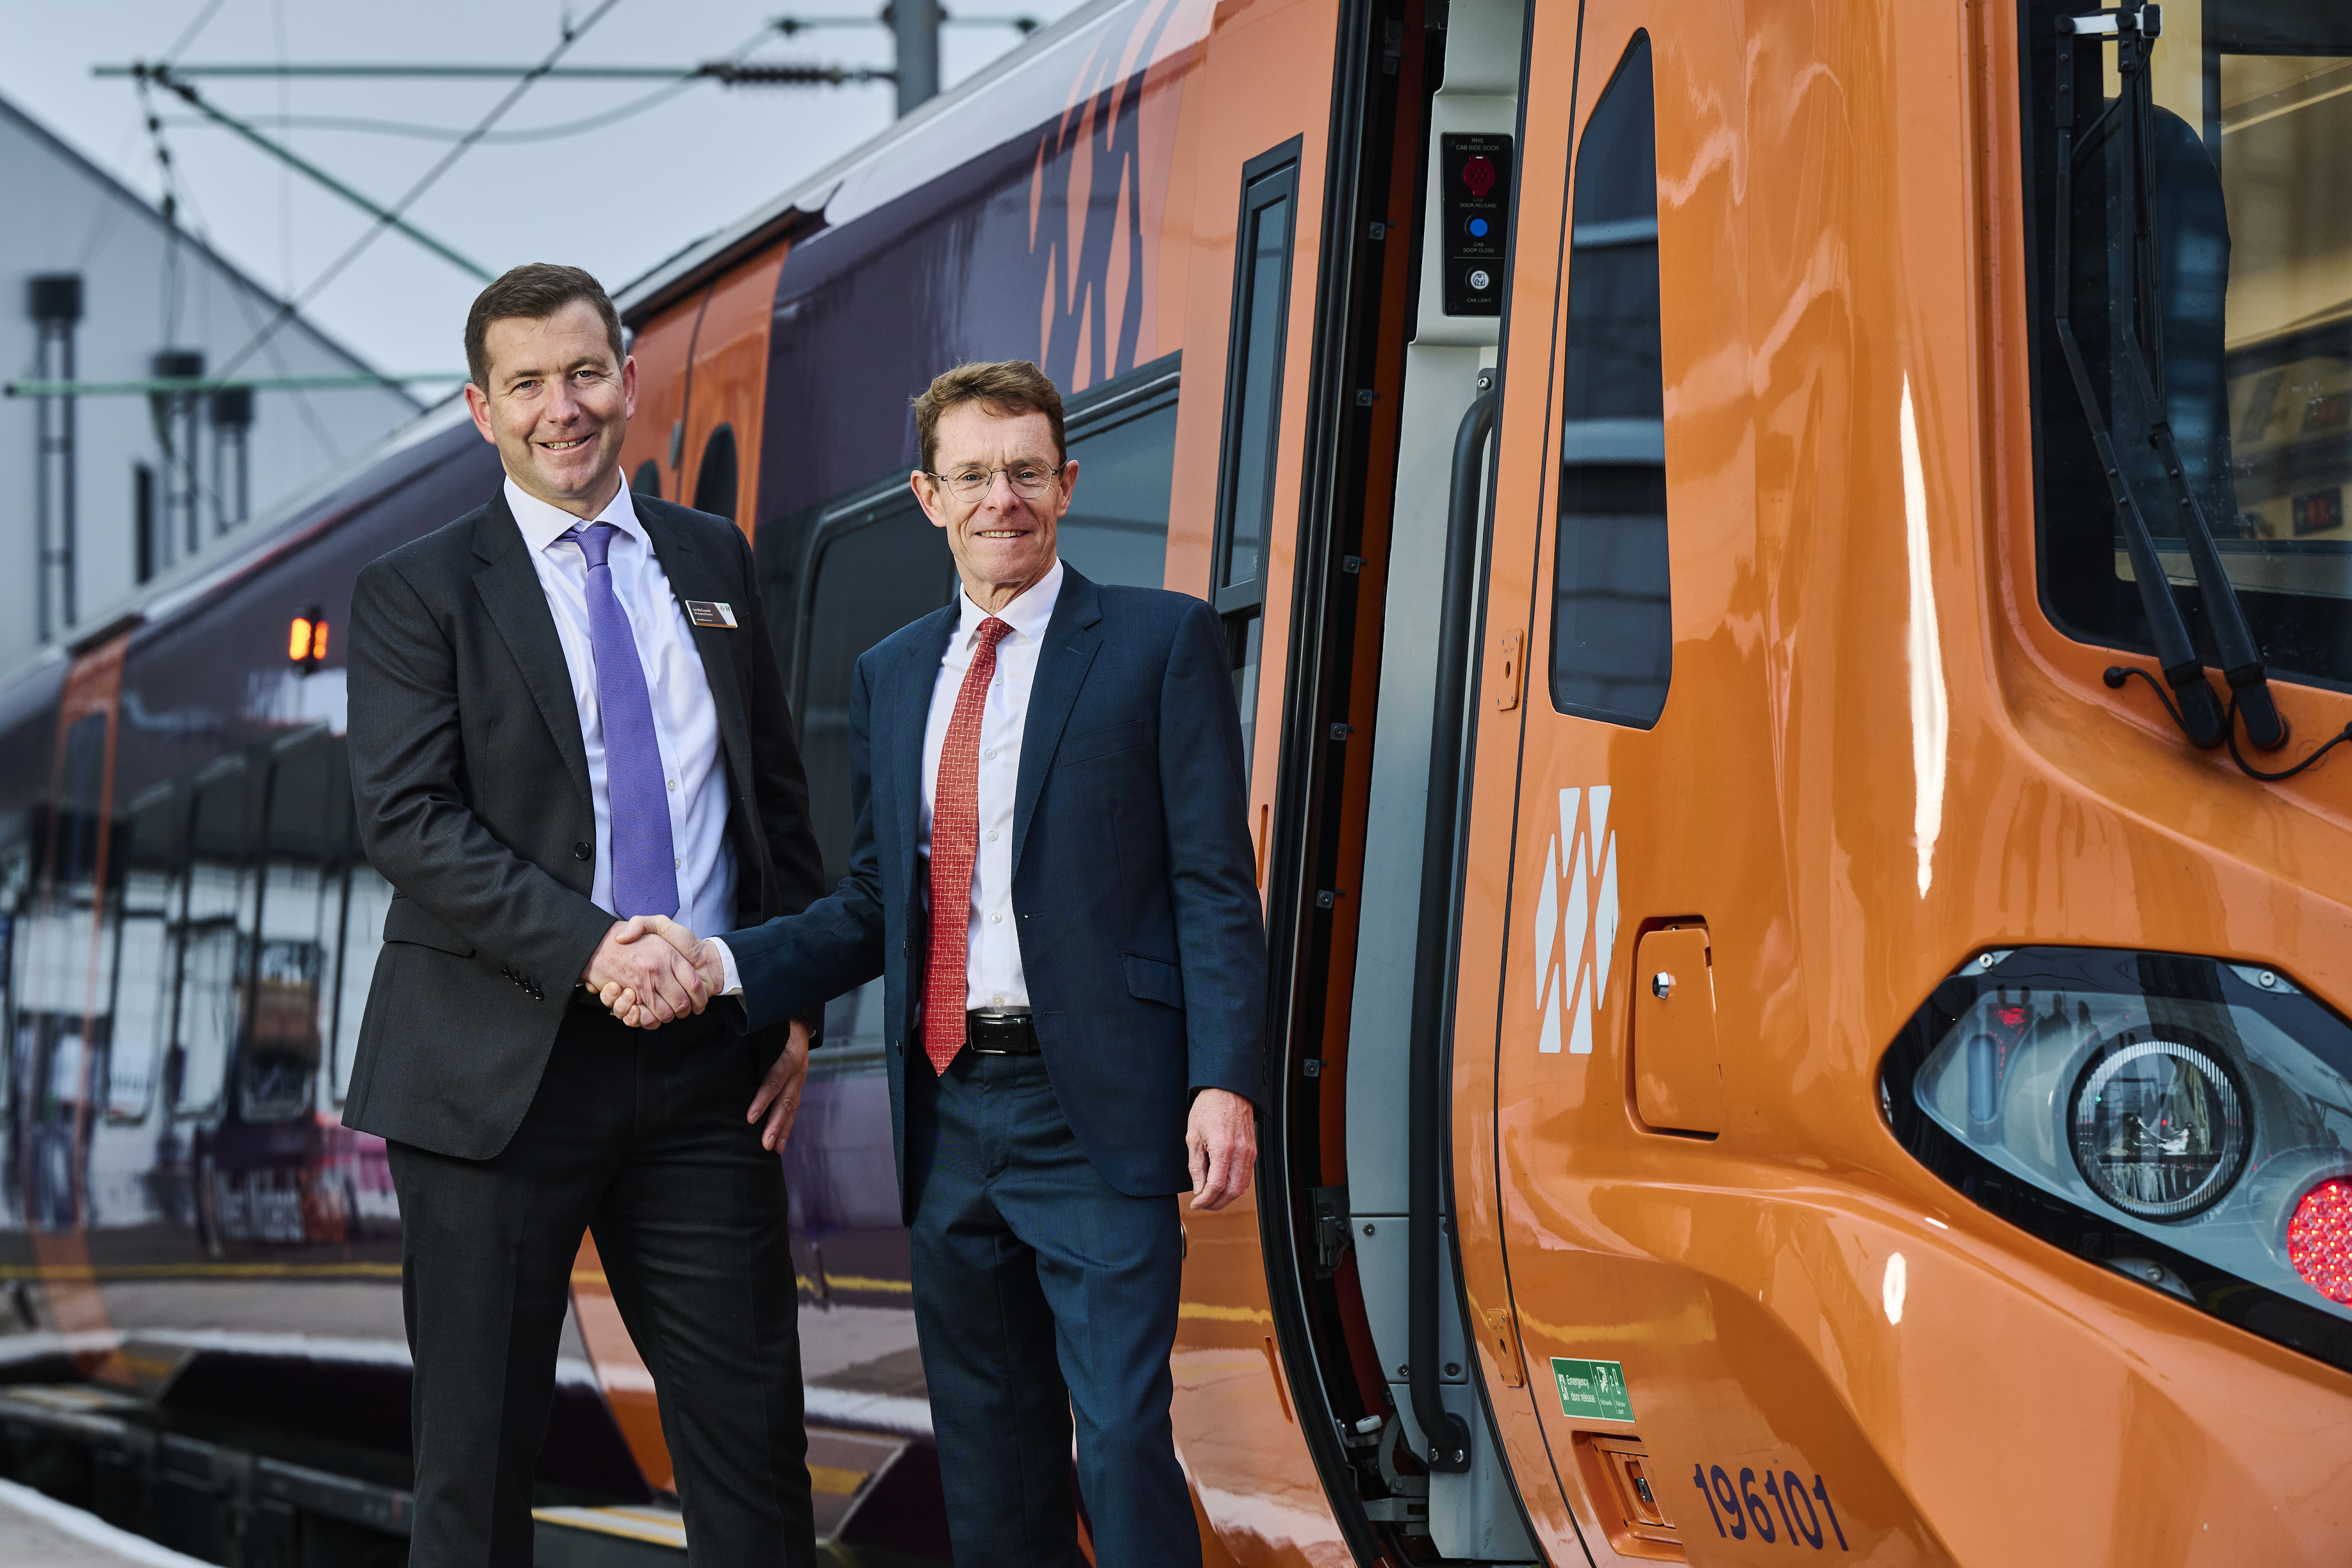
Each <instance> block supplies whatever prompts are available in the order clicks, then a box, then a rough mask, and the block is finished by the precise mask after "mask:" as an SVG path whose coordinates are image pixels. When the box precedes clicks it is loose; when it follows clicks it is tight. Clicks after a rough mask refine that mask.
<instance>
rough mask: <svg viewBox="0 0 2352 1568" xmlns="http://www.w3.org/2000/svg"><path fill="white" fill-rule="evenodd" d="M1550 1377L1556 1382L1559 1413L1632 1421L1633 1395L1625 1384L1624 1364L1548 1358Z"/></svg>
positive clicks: (1606, 1419)
mask: <svg viewBox="0 0 2352 1568" xmlns="http://www.w3.org/2000/svg"><path fill="white" fill-rule="evenodd" d="M1551 1375H1552V1381H1553V1382H1555V1383H1557V1384H1559V1413H1560V1414H1561V1415H1563V1416H1569V1417H1570V1418H1571V1419H1573V1418H1574V1417H1576V1416H1591V1417H1597V1418H1599V1419H1601V1420H1603V1421H1631V1420H1632V1419H1633V1396H1632V1395H1631V1394H1630V1393H1628V1392H1627V1391H1626V1388H1625V1368H1624V1367H1623V1366H1622V1364H1619V1363H1617V1362H1613V1361H1571V1360H1570V1359H1569V1358H1568V1357H1567V1356H1564V1355H1555V1356H1553V1357H1552V1358H1551Z"/></svg>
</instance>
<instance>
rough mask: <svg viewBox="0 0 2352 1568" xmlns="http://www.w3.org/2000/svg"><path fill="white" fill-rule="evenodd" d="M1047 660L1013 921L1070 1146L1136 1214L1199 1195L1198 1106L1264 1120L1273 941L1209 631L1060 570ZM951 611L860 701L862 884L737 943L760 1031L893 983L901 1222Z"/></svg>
mask: <svg viewBox="0 0 2352 1568" xmlns="http://www.w3.org/2000/svg"><path fill="white" fill-rule="evenodd" d="M1063 570H1064V577H1063V580H1062V592H1061V597H1060V599H1059V600H1058V601H1056V602H1055V606H1054V614H1053V618H1052V620H1051V621H1050V622H1048V624H1047V626H1046V628H1045V643H1044V646H1043V647H1041V648H1040V649H1039V650H1038V656H1037V674H1036V680H1035V682H1034V685H1032V687H1031V688H1030V695H1029V713H1028V718H1027V721H1026V723H1025V724H1024V727H1023V731H1022V737H1021V769H1020V774H1019V783H1018V785H1017V787H1016V789H1015V793H1014V797H1013V914H1014V916H1015V918H1016V919H1017V920H1018V921H1019V922H1020V942H1021V965H1022V969H1023V971H1024V975H1025V976H1026V977H1027V979H1028V983H1029V1002H1030V1007H1031V1009H1032V1010H1033V1012H1034V1015H1035V1019H1036V1027H1037V1037H1038V1041H1039V1043H1040V1045H1041V1046H1042V1047H1043V1049H1044V1052H1045V1068H1046V1071H1047V1072H1048V1073H1049V1074H1050V1075H1051V1076H1052V1079H1053V1082H1054V1090H1055V1095H1056V1097H1057V1098H1059V1100H1060V1101H1061V1103H1062V1110H1063V1113H1065V1114H1066V1116H1067V1117H1068V1118H1069V1123H1070V1127H1071V1130H1072V1131H1073V1132H1074V1133H1076V1134H1077V1140H1078V1146H1079V1148H1080V1149H1081V1150H1082V1151H1083V1152H1084V1153H1085V1155H1086V1156H1087V1160H1088V1161H1090V1162H1091V1163H1092V1164H1093V1166H1094V1167H1095V1169H1096V1170H1097V1172H1098V1173H1100V1175H1101V1176H1102V1177H1103V1179H1104V1180H1106V1181H1108V1183H1109V1184H1110V1185H1111V1186H1114V1187H1116V1188H1118V1190H1119V1191H1120V1192H1123V1193H1126V1194H1128V1195H1129V1196H1130V1197H1154V1196H1158V1195H1161V1194H1167V1193H1176V1192H1182V1191H1185V1190H1187V1189H1188V1188H1189V1187H1190V1186H1192V1180H1191V1175H1190V1172H1189V1170H1188V1168H1187V1164H1186V1157H1185V1149H1184V1126H1185V1120H1186V1117H1187V1114H1188V1113H1189V1112H1190V1110H1191V1107H1192V1095H1193V1093H1194V1092H1196V1091H1198V1090H1202V1089H1229V1090H1231V1091H1233V1092H1234V1093H1236V1094H1241V1095H1244V1096H1246V1097H1247V1098H1248V1099H1250V1100H1251V1101H1253V1102H1255V1103H1257V1104H1258V1105H1259V1106H1260V1108H1261V1109H1262V1108H1263V1107H1264V1105H1265V968H1266V958H1265V933H1264V929H1263V923H1262V919H1261V911H1260V907H1259V904H1258V894H1257V879H1256V876H1255V859H1254V856H1253V854H1252V852H1251V847H1250V839H1249V830H1248V822H1247V819H1248V803H1247V796H1246V790H1245V788H1244V781H1243V779H1244V774H1243V763H1242V740H1241V727H1240V724H1239V721H1238V718H1237V716H1236V714H1235V710H1234V688H1233V674H1232V671H1231V669H1230V668H1229V666H1228V664H1227V659H1226V653H1225V639H1224V633H1223V628H1222V626H1221V625H1220V623H1219V622H1218V620H1217V617H1216V613H1215V612H1213V611H1212V610H1211V609H1210V608H1209V606H1208V605H1206V604H1204V603H1202V601H1199V600H1197V599H1193V598H1191V597H1189V596H1188V595H1185V594H1181V593H1170V592H1166V591H1161V590H1159V589H1150V588H1113V587H1105V586H1102V585H1100V584H1097V583H1094V582H1089V581H1088V580H1087V579H1085V578H1084V577H1081V576H1079V575H1078V573H1077V572H1076V571H1075V570H1070V569H1069V568H1068V567H1067V566H1065V567H1064V569H1063ZM957 612H958V611H957V606H956V605H954V604H950V605H949V606H948V607H947V608H945V609H943V610H940V611H938V612H934V613H932V614H930V615H927V616H925V617H924V618H923V619H922V620H920V621H918V622H914V623H913V624H912V625H910V626H907V627H905V628H903V629H901V630H900V631H898V632H895V633H893V634H892V635H891V636H889V637H887V638H886V639H884V640H883V641H882V642H881V643H877V645H876V646H874V647H873V648H871V649H869V650H867V651H866V653H865V655H864V656H863V657H861V658H860V659H859V660H858V661H857V671H856V677H855V679H854V682H853V684H852V686H851V693H850V706H849V724H850V801H851V807H852V810H854V812H855V814H856V825H855V827H854V828H853V829H852V837H851V841H850V858H849V874H848V875H847V876H845V877H844V878H843V879H842V881H841V884H840V886H839V887H838V888H836V889H835V891H834V892H833V894H831V895H830V896H828V897H825V898H822V899H819V900H818V901H817V902H816V903H814V904H811V905H809V906H808V908H807V909H805V910H804V911H803V912H802V913H801V914H799V915H791V916H787V917H783V918H779V919H773V920H771V921H769V922H768V923H767V924H766V925H760V926H756V927H753V928H751V929H750V930H745V931H736V932H730V933H729V934H728V935H727V936H726V941H727V944H728V946H729V947H730V948H731V949H732V950H733V952H734V954H735V963H736V968H737V972H738V974H739V976H740V979H741V981H742V986H743V998H742V1001H743V1013H744V1018H743V1022H744V1025H745V1027H747V1028H750V1029H759V1028H761V1027H763V1026H765V1025H769V1024H772V1023H774V1022H776V1021H778V1020H780V1019H785V1018H789V1017H793V1016H797V1015H804V1014H807V1013H810V1012H812V1011H814V1010H815V1009H817V1008H819V1007H821V1006H822V1005H823V1004H824V1001H825V1000H826V998H831V997H835V996H839V995H841V994H843V993H845V992H846V991H849V990H852V989H854V988H856V987H858V986H861V985H863V984H865V983H866V981H868V980H870V979H872V978H873V977H875V975H876V974H877V973H879V974H881V975H882V976H883V977H884V981H885V985H884V996H885V1002H884V1030H885V1038H887V1040H889V1041H890V1050H889V1053H888V1065H889V1073H890V1123H891V1134H892V1138H893V1141H894V1144H895V1148H896V1153H897V1155H898V1190H899V1198H900V1202H901V1205H902V1207H903V1212H904V1214H905V1215H906V1217H907V1218H908V1221H909V1223H911V1222H912V1218H913V1215H914V1209H915V1205H916V1202H917V1200H918V1198H919V1197H920V1195H919V1193H915V1192H911V1191H909V1190H908V1182H907V1082H906V1074H907V1072H908V1061H913V1062H914V1063H915V1068H914V1070H915V1071H923V1072H929V1071H931V1068H930V1063H929V1061H928V1060H927V1059H926V1058H925V1057H924V1055H923V1051H922V1043H921V1031H920V1028H919V1022H918V1013H917V1009H916V1006H915V1004H916V1003H918V1002H919V1000H920V998H921V997H922V994H923V970H924V958H925V954H926V951H927V948H928V945H929V916H928V914H927V911H926V901H925V891H926V890H925V886H924V881H925V877H926V867H927V862H925V861H924V859H923V857H922V855H921V854H920V853H919V852H918V847H917V846H918V843H919V833H920V831H921V814H922V805H923V779H922V764H923V731H924V727H925V726H926V724H927V723H928V722H929V716H930V709H931V694H932V690H933V688H934V686H935V685H937V683H938V680H939V674H940V659H941V658H942V657H943V656H944V655H945V654H946V653H947V646H948V639H949V637H950V636H951V635H952V634H953V632H954V631H955V626H956V620H957Z"/></svg>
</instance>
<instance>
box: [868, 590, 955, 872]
mask: <svg viewBox="0 0 2352 1568" xmlns="http://www.w3.org/2000/svg"><path fill="white" fill-rule="evenodd" d="M960 603H961V595H959V599H958V602H956V603H950V604H949V605H948V607H947V608H946V609H944V610H939V611H934V612H932V613H931V614H930V615H929V617H928V618H927V619H925V620H923V621H919V622H916V626H915V635H913V636H911V637H909V638H908V640H907V648H906V653H905V655H904V657H902V658H901V659H900V660H899V662H898V669H897V671H896V672H895V681H894V685H895V686H896V689H895V690H894V691H892V692H891V693H890V708H889V726H888V728H887V730H886V729H884V728H883V727H880V726H878V725H877V727H876V729H875V733H874V735H873V737H872V744H874V745H877V746H878V747H883V748H884V751H883V755H884V756H885V757H887V758H888V768H889V772H890V787H891V791H892V794H893V797H894V799H893V800H891V802H890V809H891V810H892V811H893V813H894V814H895V815H896V817H897V819H898V873H899V876H900V877H901V879H902V881H901V882H900V884H899V885H901V886H903V887H906V888H908V889H909V890H912V891H914V892H915V893H917V894H919V893H920V890H919V889H917V888H915V846H916V845H917V844H918V843H919V842H921V841H922V832H923V736H924V731H925V730H926V729H928V728H929V725H930V719H931V694H932V693H933V692H934V691H935V690H937V689H938V686H939V682H940V660H941V659H944V658H946V657H947V652H948V639H950V637H952V636H954V635H955V629H956V621H957V619H958V616H959V612H960ZM880 771H881V769H879V768H877V769H876V772H877V775H878V774H879V773H880Z"/></svg>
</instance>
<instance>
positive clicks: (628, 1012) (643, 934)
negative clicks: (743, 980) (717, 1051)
mask: <svg viewBox="0 0 2352 1568" xmlns="http://www.w3.org/2000/svg"><path fill="white" fill-rule="evenodd" d="M673 933H676V934H675V935H673ZM654 936H660V937H664V938H667V940H660V941H655V940H648V938H649V937H654ZM681 938H682V939H683V945H694V934H693V933H692V932H690V931H688V930H687V929H686V927H684V926H683V925H677V922H675V921H673V920H670V919H667V917H665V916H663V915H638V916H637V917H635V919H630V920H621V921H615V922H614V925H613V928H612V929H611V930H610V931H607V932H605V933H604V940H603V941H602V942H599V943H597V944H596V951H595V953H594V954H593V955H592V956H590V958H589V960H588V967H587V968H585V969H583V970H582V971H581V974H580V980H581V984H583V986H585V987H586V988H588V989H589V990H592V991H594V992H595V993H596V994H597V1000H599V1001H601V1002H603V1003H604V1005H605V1006H606V1007H608V1008H610V1009H613V1013H614V1017H616V1018H619V1019H621V1020H622V1021H623V1022H624V1023H626V1024H629V1025H631V1026H632V1027H635V1028H641V1029H658V1028H660V1027H661V1026H662V1025H663V1024H666V1023H671V1022H674V1021H676V1020H677V1019H682V1018H686V1017H688V1016H690V1015H692V1014H695V1013H698V1012H700V1011H701V1010H702V1009H704V1008H706V1007H708V1006H709V1005H710V995H711V992H712V990H713V989H714V988H713V987H712V986H711V985H709V983H708V982H707V981H706V980H705V979H704V977H703V975H702V973H701V971H699V970H698V968H697V967H696V966H695V965H694V964H693V963H691V962H689V961H688V958H687V957H686V956H685V955H684V954H682V953H681V952H680V951H679V947H680V946H681Z"/></svg>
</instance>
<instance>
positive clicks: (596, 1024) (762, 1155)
mask: <svg viewBox="0 0 2352 1568" xmlns="http://www.w3.org/2000/svg"><path fill="white" fill-rule="evenodd" d="M764 1065H765V1064H764V1063H762V1062H761V1061H758V1060H757V1059H756V1048H755V1047H754V1046H753V1045H752V1043H751V1041H750V1040H748V1039H746V1038H745V1037H743V1036H742V1035H740V1034H738V1033H736V1032H735V1031H734V1030H730V1029H728V1028H726V1027H724V1025H723V1024H721V1023H720V1022H719V1020H718V1019H716V1018H715V1017H714V1016H713V1015H711V1014H709V1013H705V1014H704V1015H703V1016H702V1017H700V1018H698V1019H687V1020H684V1021H682V1022H679V1023H676V1024H672V1025H670V1026H669V1027H667V1028H665V1029H661V1030H650V1031H648V1030H630V1029H625V1028H623V1027H622V1026H621V1025H620V1024H619V1023H617V1022H615V1021H614V1020H613V1019H611V1018H609V1017H607V1016H606V1015H604V1014H603V1013H601V1012H596V1011H593V1010H592V1009H585V1008H580V1007H574V1008H573V1009H572V1011H571V1013H570V1014H569V1015H568V1017H567V1018H566V1020H565V1022H564V1024H563V1027H562V1031H561V1032H560V1033H559V1034H558V1035H557V1036H556V1040H555V1046H554V1049H553V1051H551V1053H550V1054H549V1057H548V1064H547V1069H546V1071H545V1074H544V1075H543V1076H542V1078H541V1082H540V1085H539V1089H538V1092H537V1093H536V1094H535V1095H534V1097H533V1098H532V1100H531V1103H530V1110H529V1111H528V1112H527V1113H525V1114H524V1116H523V1120H522V1124H521V1125H520V1127H519V1128H518V1129H517V1130H516V1132H515V1134H514V1136H513V1138H512V1139H511V1140H510V1141H509V1143H508V1145H507V1146H506V1147H505V1149H503V1150H502V1151H500V1152H499V1155H496V1156H495V1157H494V1158H491V1159H487V1160H462V1159H455V1158H452V1157H450V1156H448V1155H436V1154H433V1153H430V1152H428V1151H426V1150H424V1149H420V1148H416V1147H415V1146H413V1145H405V1144H397V1143H395V1144H393V1145H390V1150H389V1153H390V1158H391V1165H392V1177H393V1186H394V1190H395V1191H396V1192H397V1193H398V1195H399V1198H400V1215H401V1224H402V1243H401V1248H402V1257H401V1290H402V1299H403V1301H404V1306H405V1309H406V1312H407V1318H408V1344H409V1350H410V1353H411V1354H412V1356H413V1357H414V1359H415V1383H414V1386H413V1393H412V1416H413V1425H414V1433H415V1437H414V1440H415V1455H416V1490H415V1532H414V1534H413V1535H412V1537H411V1540H410V1546H409V1558H408V1561H409V1562H410V1563H411V1564H412V1565H413V1568H458V1565H460V1564H463V1565H466V1568H474V1565H483V1568H529V1564H530V1562H531V1542H532V1522H531V1517H530V1509H531V1480H532V1471H533V1469H534V1468H535V1465H536V1462H537V1460H538V1458H539V1451H540V1448H541V1444H542V1443H543V1441H544V1440H545V1437H546V1434H547V1421H548V1408H549V1405H550V1402H551V1399H552V1397H553V1395H554V1387H555V1361H556V1349H557V1343H558V1340H559V1338H560V1337H561V1335H562V1329H563V1313H564V1306H565V1303H566V1301H568V1300H569V1292H570V1285H571V1277H572V1263H573V1260H574V1259H575V1257H576V1256H577V1254H578V1252H579V1248H580V1237H581V1233H582V1232H583V1230H587V1229H593V1231H594V1233H595V1237H596V1249H597V1251H598V1252H599V1253H600V1254H601V1255H602V1257H603V1260H604V1272H605V1277H606V1278H607V1280H608V1281H610V1282H611V1285H612V1291H613V1297H614V1301H615V1303H616V1304H617V1305H618V1306H619V1308H620V1311H621V1316H622V1320H623V1322H625V1323H626V1324H627V1325H628V1330H629V1333H630V1337H631V1338H633V1339H634V1340H635V1342H636V1345H637V1349H638V1351H639V1353H640V1354H643V1355H644V1357H645V1361H646V1366H647V1367H648V1368H649V1369H650V1370H651V1371H652V1373H653V1375H654V1384H655V1386H656V1390H657V1391H658V1393H659V1395H660V1398H661V1419H662V1435H663V1437H665V1438H667V1440H668V1443H669V1452H670V1458H671V1462H672V1464H673V1465H674V1467H675V1470H676V1476H677V1490H678V1498H679V1500H680V1502H681V1503H682V1504H683V1505H684V1508H685V1511H686V1524H687V1536H688V1542H689V1545H688V1562H689V1563H692V1564H694V1565H695V1568H752V1565H764V1564H789V1565H791V1568H804V1565H806V1564H809V1563H813V1562H814V1558H815V1543H814V1525H813V1515H812V1512H811V1509H810V1500H809V1474H808V1464H807V1458H808V1437H807V1433H806V1431H805V1429H804V1428H803V1425H802V1402H801V1366H800V1322H799V1307H798V1302H797V1300H796V1298H795V1296H794V1293H793V1265H792V1256H791V1251H790V1247H789V1230H788V1223H787V1217H786V1212H785V1207H784V1182H783V1169H782V1164H781V1162H779V1161H778V1159H777V1158H776V1156H775V1155H772V1154H770V1153H768V1152H767V1151H765V1150H763V1149H761V1147H760V1140H759V1132H758V1129H757V1128H755V1127H753V1126H751V1124H747V1123H746V1122H745V1121H744V1119H743V1113H744V1111H745V1109H746V1108H747V1107H748V1106H749V1105H750V1103H751V1094H752V1092H753V1090H754V1088H755V1087H756V1085H757V1084H758V1082H759V1079H760V1075H761V1069H762V1068H763V1066H764Z"/></svg>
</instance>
